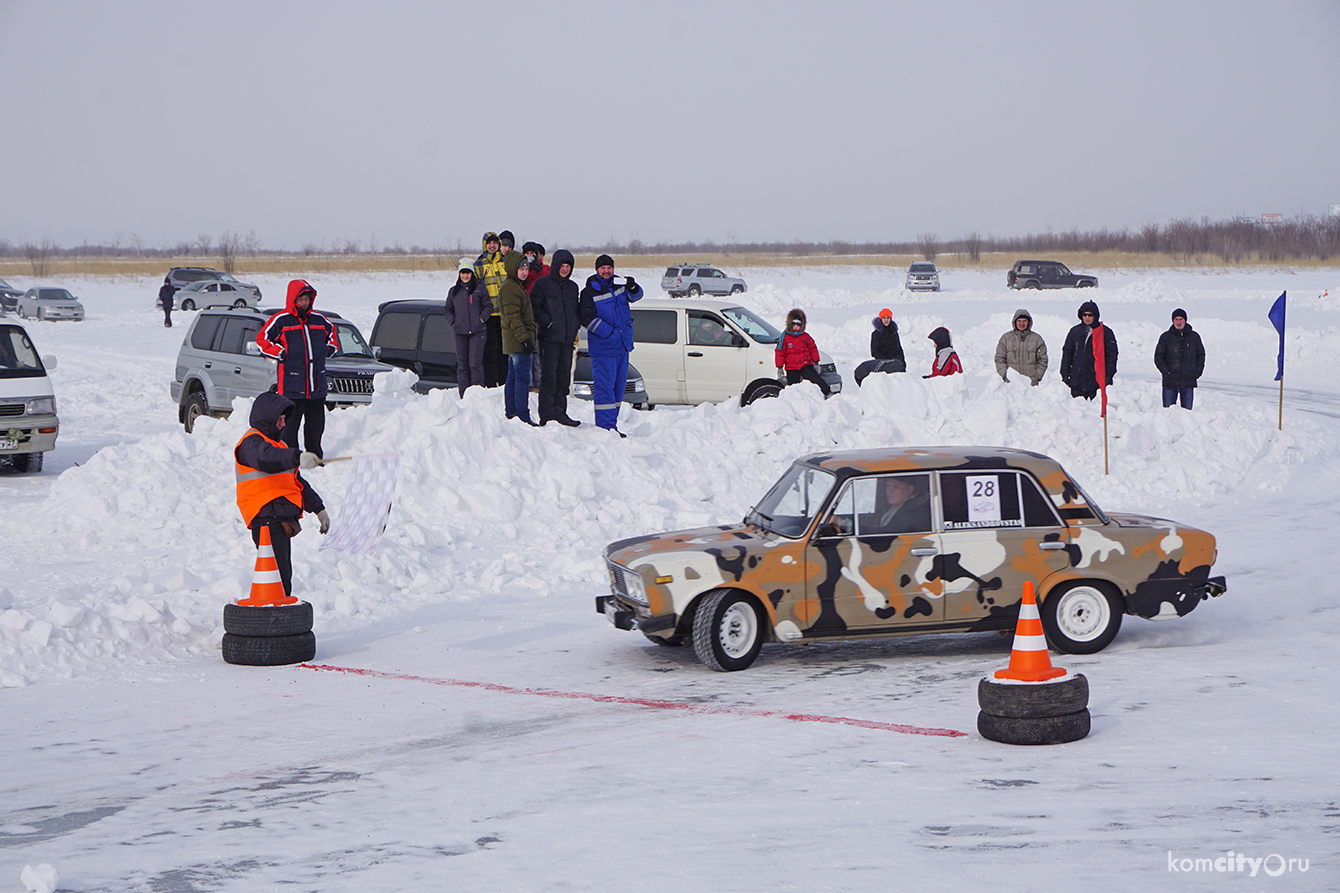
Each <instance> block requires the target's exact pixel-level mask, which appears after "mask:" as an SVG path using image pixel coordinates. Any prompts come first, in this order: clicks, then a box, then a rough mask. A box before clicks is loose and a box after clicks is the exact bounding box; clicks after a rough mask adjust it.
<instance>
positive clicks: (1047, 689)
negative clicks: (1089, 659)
mask: <svg viewBox="0 0 1340 893" xmlns="http://www.w3.org/2000/svg"><path fill="white" fill-rule="evenodd" d="M997 680H1002V681H997ZM977 704H978V706H979V707H980V708H981V712H980V713H978V714H977V731H978V733H980V734H981V736H982V737H983V738H986V739H988V740H991V741H999V742H1001V743H1002V744H1064V743H1066V742H1069V741H1078V740H1079V739H1081V738H1083V737H1084V736H1086V735H1088V734H1089V727H1090V722H1091V718H1090V716H1089V680H1087V679H1085V678H1084V675H1083V674H1081V673H1076V674H1074V675H1073V676H1072V675H1070V674H1069V673H1067V672H1066V671H1065V670H1064V669H1063V668H1061V667H1053V666H1052V662H1051V657H1049V656H1048V654H1047V637H1046V635H1045V633H1044V632H1043V629H1042V618H1041V617H1039V616H1038V604H1037V600H1036V599H1035V598H1034V595H1033V582H1032V581H1031V580H1030V581H1028V582H1026V583H1024V597H1023V599H1022V601H1020V603H1019V621H1018V623H1017V624H1016V626H1015V629H1014V645H1013V646H1012V648H1011V650H1010V665H1009V667H1008V668H1007V669H1004V670H997V671H996V672H995V673H994V674H993V676H987V677H983V678H982V679H981V681H979V682H978V683H977Z"/></svg>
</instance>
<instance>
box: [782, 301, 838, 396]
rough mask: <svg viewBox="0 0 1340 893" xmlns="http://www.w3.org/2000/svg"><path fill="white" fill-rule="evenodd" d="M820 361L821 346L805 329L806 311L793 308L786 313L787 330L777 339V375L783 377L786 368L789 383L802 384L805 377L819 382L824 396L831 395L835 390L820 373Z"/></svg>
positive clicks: (807, 379)
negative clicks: (831, 388)
mask: <svg viewBox="0 0 1340 893" xmlns="http://www.w3.org/2000/svg"><path fill="white" fill-rule="evenodd" d="M818 363H819V348H818V346H816V345H815V343H814V339H813V338H811V337H810V336H809V333H808V332H806V331H805V311H804V310H800V309H798V308H797V309H795V310H792V311H791V312H790V313H788V314H786V331H785V332H784V333H783V334H782V337H781V338H779V339H778V341H777V377H778V378H781V376H782V370H783V369H785V370H786V383H787V384H789V385H790V384H800V380H801V379H805V380H806V381H811V382H814V383H815V384H817V385H818V386H819V390H821V391H823V394H824V397H831V396H832V395H833V392H832V391H831V390H829V387H828V382H826V381H824V380H823V377H822V376H820V375H819V368H818Z"/></svg>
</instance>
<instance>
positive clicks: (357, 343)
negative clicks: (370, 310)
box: [335, 322, 372, 359]
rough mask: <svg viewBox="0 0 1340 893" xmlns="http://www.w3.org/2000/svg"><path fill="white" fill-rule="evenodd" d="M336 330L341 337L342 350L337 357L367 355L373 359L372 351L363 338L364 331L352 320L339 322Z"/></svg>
mask: <svg viewBox="0 0 1340 893" xmlns="http://www.w3.org/2000/svg"><path fill="white" fill-rule="evenodd" d="M335 331H336V333H337V334H338V335H339V338H340V350H339V352H338V353H337V354H335V356H337V357H367V358H368V359H372V351H371V350H369V349H368V343H367V342H366V341H364V340H363V333H362V332H360V331H358V327H357V326H355V325H354V324H353V323H351V322H338V323H336V324H335Z"/></svg>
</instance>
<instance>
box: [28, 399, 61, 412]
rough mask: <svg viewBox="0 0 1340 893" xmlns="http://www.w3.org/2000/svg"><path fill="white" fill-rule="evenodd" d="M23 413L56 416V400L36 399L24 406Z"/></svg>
mask: <svg viewBox="0 0 1340 893" xmlns="http://www.w3.org/2000/svg"><path fill="white" fill-rule="evenodd" d="M23 411H24V412H25V413H27V414H28V415H55V414H56V398H55V397H36V398H34V399H32V400H29V401H28V402H27V403H26V404H25V405H24V407H23Z"/></svg>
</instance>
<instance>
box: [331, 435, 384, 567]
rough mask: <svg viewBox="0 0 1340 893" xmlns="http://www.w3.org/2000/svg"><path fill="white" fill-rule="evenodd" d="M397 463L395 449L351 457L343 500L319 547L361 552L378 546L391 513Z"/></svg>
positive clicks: (359, 553)
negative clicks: (351, 461) (352, 462)
mask: <svg viewBox="0 0 1340 893" xmlns="http://www.w3.org/2000/svg"><path fill="white" fill-rule="evenodd" d="M399 464H400V456H399V454H397V453H383V454H380V455H376V456H355V457H354V467H353V471H352V472H350V474H349V486H348V487H347V488H346V489H345V491H344V503H343V504H342V505H341V506H340V513H339V515H337V516H336V517H335V518H334V519H333V523H332V524H331V531H330V533H329V534H328V535H327V536H326V538H325V539H324V540H322V542H321V548H322V549H334V550H335V551H337V552H344V553H345V554H346V555H361V554H363V553H365V552H371V551H372V550H373V549H375V548H377V544H378V543H380V542H381V539H382V534H383V533H384V532H385V531H386V522H387V521H388V520H390V517H391V498H392V497H393V496H394V495H395V476H396V468H397V466H398V465H399Z"/></svg>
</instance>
